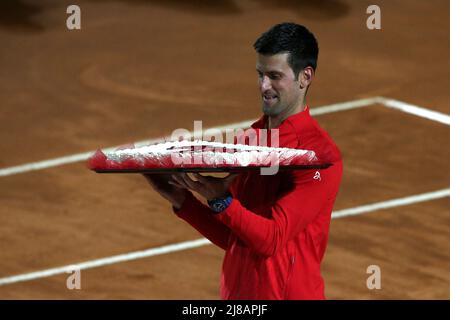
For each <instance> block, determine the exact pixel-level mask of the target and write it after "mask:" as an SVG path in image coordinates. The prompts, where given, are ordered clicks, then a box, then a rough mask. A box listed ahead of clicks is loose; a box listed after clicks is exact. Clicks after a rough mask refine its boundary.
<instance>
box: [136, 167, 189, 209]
mask: <svg viewBox="0 0 450 320" xmlns="http://www.w3.org/2000/svg"><path fill="white" fill-rule="evenodd" d="M143 176H144V177H145V178H146V179H147V181H148V183H149V184H150V185H151V186H152V187H153V189H155V190H156V191H157V192H158V193H159V194H160V195H161V196H162V197H164V198H165V199H167V200H169V202H170V203H172V206H173V207H174V208H175V209H180V208H181V205H182V204H183V202H184V200H185V199H186V196H187V194H188V191H187V190H186V189H184V188H179V187H177V186H175V185H173V184H172V185H171V184H170V183H169V182H170V181H171V175H170V174H144V175H143Z"/></svg>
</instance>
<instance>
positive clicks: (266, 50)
mask: <svg viewBox="0 0 450 320" xmlns="http://www.w3.org/2000/svg"><path fill="white" fill-rule="evenodd" d="M253 47H254V48H255V50H256V52H258V53H260V54H262V55H274V54H277V53H289V56H288V64H289V66H290V67H291V69H292V70H293V71H294V74H295V77H296V78H297V77H298V74H299V73H300V71H301V70H303V69H304V68H306V67H308V66H311V67H312V68H313V69H314V70H316V68H317V57H318V55H319V46H318V44H317V40H316V38H315V37H314V35H313V34H312V33H311V32H310V31H309V30H308V29H307V28H306V27H304V26H302V25H299V24H296V23H292V22H284V23H280V24H277V25H274V26H273V27H272V28H270V29H269V30H268V31H266V32H264V33H263V34H262V35H261V36H260V37H259V38H258V39H257V40H256V42H255V43H254V44H253Z"/></svg>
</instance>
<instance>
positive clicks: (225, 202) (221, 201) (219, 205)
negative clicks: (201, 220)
mask: <svg viewBox="0 0 450 320" xmlns="http://www.w3.org/2000/svg"><path fill="white" fill-rule="evenodd" d="M232 201H233V196H232V195H231V193H228V194H227V195H226V196H225V197H223V198H216V199H212V200H208V205H209V207H210V208H211V210H213V211H214V212H216V213H219V212H222V211H223V210H225V209H226V208H228V207H229V205H230V204H231V202H232Z"/></svg>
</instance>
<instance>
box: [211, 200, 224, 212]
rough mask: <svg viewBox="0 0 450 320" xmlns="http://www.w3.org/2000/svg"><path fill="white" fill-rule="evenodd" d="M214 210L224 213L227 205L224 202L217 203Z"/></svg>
mask: <svg viewBox="0 0 450 320" xmlns="http://www.w3.org/2000/svg"><path fill="white" fill-rule="evenodd" d="M214 209H215V210H216V211H223V210H224V209H225V205H224V204H223V203H222V202H218V203H215V204H214Z"/></svg>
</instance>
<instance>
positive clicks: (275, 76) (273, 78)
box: [270, 74, 281, 80]
mask: <svg viewBox="0 0 450 320" xmlns="http://www.w3.org/2000/svg"><path fill="white" fill-rule="evenodd" d="M270 79H272V80H279V79H281V76H280V75H279V74H271V75H270Z"/></svg>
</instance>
